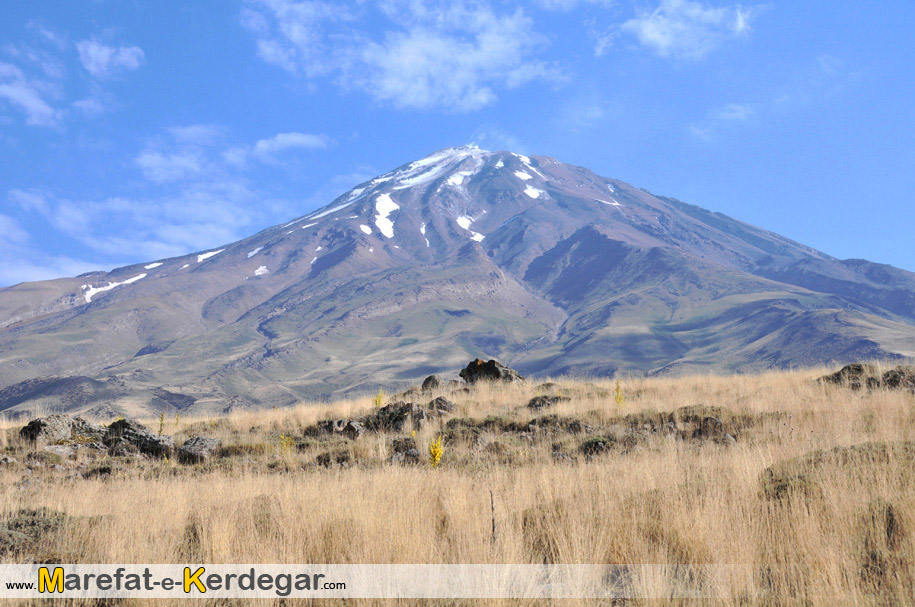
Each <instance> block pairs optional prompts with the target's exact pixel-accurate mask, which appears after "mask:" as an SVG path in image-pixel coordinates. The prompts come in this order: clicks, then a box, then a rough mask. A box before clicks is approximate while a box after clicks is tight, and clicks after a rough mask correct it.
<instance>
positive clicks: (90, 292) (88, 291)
mask: <svg viewBox="0 0 915 607" xmlns="http://www.w3.org/2000/svg"><path fill="white" fill-rule="evenodd" d="M144 278H146V274H139V275H137V276H134V277H133V278H128V279H127V280H122V281H121V282H111V283H108V284H107V285H105V286H104V287H90V286H89V285H83V290H84V291H85V297H86V303H91V302H92V298H93V297H95V295H97V294H98V293H104V292H105V291H110V290H111V289H113V288H115V287H120V286H121V285H129V284H132V283H135V282H137V281H138V280H142V279H144Z"/></svg>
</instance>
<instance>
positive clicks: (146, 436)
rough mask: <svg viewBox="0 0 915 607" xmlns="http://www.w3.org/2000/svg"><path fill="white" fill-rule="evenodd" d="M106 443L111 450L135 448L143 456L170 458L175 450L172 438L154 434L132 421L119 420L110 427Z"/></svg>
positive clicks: (107, 431)
mask: <svg viewBox="0 0 915 607" xmlns="http://www.w3.org/2000/svg"><path fill="white" fill-rule="evenodd" d="M104 442H105V445H106V446H108V448H109V450H112V449H115V450H119V451H123V450H125V448H126V449H127V450H128V451H129V447H128V446H133V447H135V448H136V450H137V451H139V452H140V453H142V454H143V455H149V456H152V457H163V456H169V455H171V454H172V452H173V451H174V450H175V442H174V440H173V439H172V437H171V436H166V435H158V434H154V433H153V432H152V431H151V430H149V428H147V427H146V426H144V425H143V424H141V423H139V422H136V421H133V420H130V419H119V420H118V421H116V422H114V423H113V424H111V425H110V426H108V429H107V430H106V432H105V438H104ZM125 443H126V445H125Z"/></svg>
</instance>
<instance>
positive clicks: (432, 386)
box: [423, 375, 442, 392]
mask: <svg viewBox="0 0 915 607" xmlns="http://www.w3.org/2000/svg"><path fill="white" fill-rule="evenodd" d="M441 387H442V380H441V378H440V377H439V376H438V375H430V376H429V377H427V378H426V379H424V380H423V392H432V391H433V390H438V389H439V388H441Z"/></svg>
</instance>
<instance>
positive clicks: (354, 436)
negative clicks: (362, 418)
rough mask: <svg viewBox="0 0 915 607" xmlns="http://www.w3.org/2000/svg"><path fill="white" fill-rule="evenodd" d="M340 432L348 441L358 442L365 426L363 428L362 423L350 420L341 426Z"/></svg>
mask: <svg viewBox="0 0 915 607" xmlns="http://www.w3.org/2000/svg"><path fill="white" fill-rule="evenodd" d="M342 432H343V436H345V437H346V438H348V439H350V440H359V439H360V438H362V433H363V432H365V426H363V425H362V423H360V422H357V421H356V420H352V419H351V420H350V421H348V422H346V425H345V426H343V430H342Z"/></svg>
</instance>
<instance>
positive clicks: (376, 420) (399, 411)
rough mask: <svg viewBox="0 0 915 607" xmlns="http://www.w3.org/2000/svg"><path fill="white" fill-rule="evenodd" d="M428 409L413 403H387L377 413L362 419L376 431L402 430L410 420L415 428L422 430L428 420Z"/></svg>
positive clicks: (364, 423)
mask: <svg viewBox="0 0 915 607" xmlns="http://www.w3.org/2000/svg"><path fill="white" fill-rule="evenodd" d="M426 418H427V416H426V411H425V410H424V409H423V408H422V407H419V406H417V405H414V404H413V403H404V402H396V403H391V404H389V405H385V406H384V407H382V408H381V409H379V410H378V411H377V412H376V413H375V414H373V415H370V416H368V417H366V418H364V419H363V420H362V424H363V425H364V426H365V427H366V428H367V429H368V430H371V431H374V432H382V431H384V432H402V431H403V429H404V426H405V425H406V423H407V422H408V421H410V422H411V425H412V429H413V430H420V429H422V427H423V424H425V422H426Z"/></svg>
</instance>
